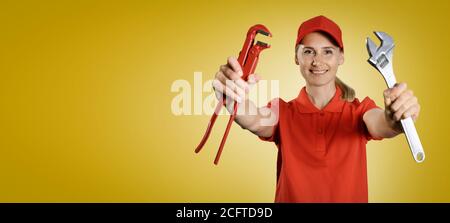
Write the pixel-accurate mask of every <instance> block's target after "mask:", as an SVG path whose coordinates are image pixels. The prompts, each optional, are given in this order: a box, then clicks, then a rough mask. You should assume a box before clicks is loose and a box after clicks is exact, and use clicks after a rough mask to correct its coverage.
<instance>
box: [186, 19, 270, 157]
mask: <svg viewBox="0 0 450 223" xmlns="http://www.w3.org/2000/svg"><path fill="white" fill-rule="evenodd" d="M257 33H262V34H264V35H267V36H271V33H270V32H269V30H268V29H267V28H266V27H265V26H263V25H255V26H252V27H250V29H249V31H248V32H247V38H246V40H245V42H244V46H243V47H242V50H241V52H240V53H239V57H238V62H239V64H240V65H241V67H242V73H243V75H242V77H241V78H242V79H243V80H244V81H247V80H248V76H249V75H250V74H253V73H254V71H255V69H256V65H257V64H258V59H259V53H260V52H261V51H262V50H264V49H267V48H269V47H270V46H269V45H268V44H265V43H262V42H259V41H258V42H257V43H256V44H254V42H255V36H256V34H257ZM225 100H226V96H225V95H223V98H222V100H221V102H219V103H218V104H217V105H216V109H215V111H214V114H213V115H212V117H211V120H210V121H209V124H208V127H207V129H206V132H205V134H204V135H203V138H202V140H201V141H200V143H199V145H198V146H197V148H196V149H195V152H196V153H198V152H200V150H202V148H203V146H204V145H205V143H206V141H207V140H208V138H209V136H210V134H211V131H212V128H213V126H214V123H215V122H216V119H217V116H218V114H219V112H220V110H221V109H222V106H223V105H224V104H225ZM237 109H238V103H237V102H234V107H233V112H232V114H231V116H230V119H229V120H228V123H227V127H226V129H225V133H224V135H223V137H222V141H221V142H220V146H219V150H218V151H217V154H216V158H215V159H214V164H216V165H217V164H218V163H219V160H220V156H221V154H222V151H223V148H224V146H225V142H226V141H227V137H228V134H229V132H230V129H231V125H232V124H233V121H234V119H235V118H236V113H237Z"/></svg>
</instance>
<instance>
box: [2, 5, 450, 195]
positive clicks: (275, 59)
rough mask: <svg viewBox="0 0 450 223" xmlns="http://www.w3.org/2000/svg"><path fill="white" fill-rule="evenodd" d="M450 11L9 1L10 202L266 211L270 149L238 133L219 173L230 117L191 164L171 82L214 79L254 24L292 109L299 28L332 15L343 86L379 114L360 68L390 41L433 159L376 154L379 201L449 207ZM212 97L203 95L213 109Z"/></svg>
mask: <svg viewBox="0 0 450 223" xmlns="http://www.w3.org/2000/svg"><path fill="white" fill-rule="evenodd" d="M449 6H450V5H449V3H448V1H420V2H418V1H414V2H413V3H412V2H411V1H358V2H356V1H354V0H352V1H338V2H335V1H263V0H258V1H245V2H241V1H180V2H177V1H106V0H105V1H90V0H89V1H88V0H85V1H75V0H74V1H69V0H66V1H2V3H1V4H0V46H1V47H0V55H1V56H0V64H1V65H0V74H1V80H0V99H1V101H0V103H1V108H0V201H1V202H272V201H273V199H274V193H275V160H276V147H275V145H274V144H271V143H266V142H262V141H259V140H258V139H257V137H255V136H253V135H252V134H251V133H249V132H247V131H244V130H242V129H240V128H239V127H238V126H237V125H234V126H233V128H232V130H231V133H230V136H229V140H228V142H227V144H226V147H225V149H224V153H223V154H222V160H221V163H220V165H219V166H214V165H213V164H212V161H213V158H214V156H215V153H216V149H217V147H218V145H219V142H220V141H219V140H220V139H221V136H222V133H223V130H224V127H225V121H226V119H227V117H226V116H220V117H219V121H218V123H217V124H216V128H215V129H214V131H213V133H212V136H211V139H210V141H209V142H208V143H207V144H206V147H205V148H204V151H202V153H200V154H194V152H193V150H194V148H195V146H196V145H197V143H198V142H199V140H200V138H201V136H202V134H203V132H204V130H205V128H206V125H207V122H208V120H209V116H208V115H203V116H193V115H191V116H174V115H173V114H172V112H171V109H170V105H171V101H172V98H173V97H175V96H176V95H177V93H174V92H171V91H170V87H171V85H172V83H173V82H174V81H175V80H177V79H184V80H187V81H189V82H190V83H191V84H193V74H194V72H196V71H201V72H203V79H204V80H205V79H210V78H212V77H213V75H214V73H215V71H216V70H217V69H218V67H219V65H220V64H223V63H224V62H225V60H226V58H227V56H230V55H237V53H238V52H239V50H240V48H241V46H242V42H243V40H244V37H245V33H246V31H247V29H248V27H250V26H251V25H253V24H257V23H262V24H265V25H266V26H267V27H269V29H270V30H271V31H272V33H273V35H274V37H273V38H272V39H270V43H271V44H272V48H271V49H269V50H266V51H265V52H263V54H262V56H261V60H260V63H259V66H258V69H257V72H258V73H259V74H260V75H261V76H262V77H263V78H264V79H267V80H279V81H280V96H281V97H282V98H284V99H285V100H290V99H292V98H294V97H295V96H296V95H297V94H298V91H299V89H300V88H301V86H303V84H304V82H303V79H302V78H301V76H300V75H299V72H298V68H297V67H296V65H295V64H294V54H293V51H294V41H295V37H296V31H297V28H298V26H299V24H300V23H301V22H302V21H304V20H306V19H308V18H311V17H313V16H316V15H320V14H323V15H326V16H328V17H330V18H331V19H333V20H335V21H336V22H337V23H338V24H339V25H340V26H341V28H342V30H343V35H344V45H345V56H346V61H345V64H344V65H343V66H342V67H341V68H340V70H339V72H338V76H340V77H341V78H342V79H343V80H344V81H345V82H347V83H348V84H350V85H351V86H353V87H354V88H355V90H356V92H357V96H358V97H359V98H364V97H365V96H369V97H371V98H373V99H374V100H375V101H376V102H377V104H378V105H380V106H381V105H382V91H383V90H384V89H385V83H384V81H383V79H382V78H381V76H380V74H379V73H377V72H376V71H375V70H374V69H373V68H372V67H370V66H369V64H368V63H367V62H366V60H367V57H368V56H367V52H366V48H365V42H364V41H365V37H366V36H370V37H371V38H372V39H375V36H374V35H373V34H372V31H373V30H382V31H385V32H387V33H389V34H391V35H392V36H393V37H394V39H395V41H396V48H395V53H394V58H395V59H394V68H395V72H396V75H397V79H398V80H399V81H405V82H407V83H408V85H409V87H410V88H411V89H413V90H414V92H415V94H416V95H417V96H418V98H419V101H420V104H421V105H422V112H421V116H420V118H419V120H418V121H417V122H416V126H417V129H418V131H419V134H420V136H421V140H422V143H423V145H424V148H425V152H426V154H427V157H426V160H425V162H424V163H422V164H416V163H415V162H414V161H413V159H412V156H411V154H410V151H409V148H408V146H407V143H406V139H405V138H404V136H399V137H397V138H395V139H389V140H383V141H375V142H374V141H371V142H369V143H368V146H367V150H368V175H369V199H370V201H371V202H450V191H449V189H450V148H449V146H448V145H449V140H450V137H449V134H448V128H449V126H450V122H449V117H448V116H449V115H448V110H449V108H450V107H449V105H447V103H448V98H449V97H450V93H449V92H450V90H449V73H450V72H449V71H450V70H449V55H450V46H449V41H450V38H449V33H450V31H449V30H450V29H449V28H450V27H449V23H448V21H450V16H449V13H448V12H449V11H450V7H449ZM206 95H207V94H204V96H206Z"/></svg>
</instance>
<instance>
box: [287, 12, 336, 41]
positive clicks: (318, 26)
mask: <svg viewBox="0 0 450 223" xmlns="http://www.w3.org/2000/svg"><path fill="white" fill-rule="evenodd" d="M317 31H323V32H325V33H328V34H329V35H330V36H331V37H332V38H333V39H334V40H336V42H337V43H338V45H339V47H340V48H341V49H342V50H344V44H343V43H342V32H341V29H340V28H339V26H338V25H337V24H336V23H335V22H333V21H332V20H331V19H329V18H327V17H325V16H323V15H321V16H317V17H314V18H311V19H309V20H307V21H305V22H303V23H302V24H301V25H300V27H299V28H298V34H297V41H296V42H295V45H296V46H297V44H299V43H300V42H301V41H302V39H303V37H305V36H306V35H308V34H310V33H312V32H317Z"/></svg>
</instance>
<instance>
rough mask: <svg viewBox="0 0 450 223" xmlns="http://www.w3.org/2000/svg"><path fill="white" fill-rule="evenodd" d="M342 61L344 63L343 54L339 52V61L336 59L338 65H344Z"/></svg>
mask: <svg viewBox="0 0 450 223" xmlns="http://www.w3.org/2000/svg"><path fill="white" fill-rule="evenodd" d="M344 61H345V59H344V53H343V52H342V51H341V52H340V55H339V59H338V64H339V65H342V64H344Z"/></svg>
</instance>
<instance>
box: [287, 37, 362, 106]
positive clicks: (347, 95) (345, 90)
mask: <svg viewBox="0 0 450 223" xmlns="http://www.w3.org/2000/svg"><path fill="white" fill-rule="evenodd" d="M299 46H300V44H297V45H296V46H295V61H297V51H298V48H299ZM341 50H342V49H341ZM297 64H298V62H297ZM334 83H335V84H336V86H338V87H339V88H340V89H341V91H342V96H341V98H342V100H345V101H348V102H352V101H353V100H355V90H354V89H353V88H352V87H350V86H348V85H347V84H346V83H344V82H343V81H342V80H341V79H340V78H339V77H337V76H336V79H335V80H334Z"/></svg>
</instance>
